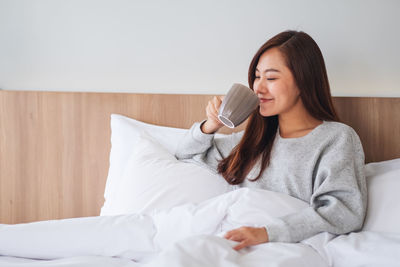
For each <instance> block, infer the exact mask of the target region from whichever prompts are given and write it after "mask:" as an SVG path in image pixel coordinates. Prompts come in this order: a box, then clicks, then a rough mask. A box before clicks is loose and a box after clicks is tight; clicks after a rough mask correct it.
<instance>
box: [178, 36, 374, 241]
mask: <svg viewBox="0 0 400 267" xmlns="http://www.w3.org/2000/svg"><path fill="white" fill-rule="evenodd" d="M248 82H249V86H250V88H251V89H253V90H254V92H255V93H256V94H257V95H258V97H259V99H260V106H259V109H257V110H255V111H254V112H253V114H252V115H251V116H250V118H249V120H248V124H247V127H246V129H245V131H244V133H243V132H242V133H238V134H232V135H230V136H228V137H225V138H220V139H217V138H216V139H214V133H215V132H217V131H218V129H220V128H221V127H222V126H223V124H222V123H221V122H220V121H219V120H218V118H217V114H218V109H219V107H220V105H221V101H222V99H220V98H219V97H214V98H213V99H212V100H211V101H210V102H209V103H208V106H207V107H206V114H207V120H205V121H203V122H201V123H195V124H194V125H193V126H192V127H191V129H190V131H189V133H188V134H187V135H186V137H185V139H184V140H182V142H181V144H180V147H179V148H178V151H177V152H176V157H177V158H178V159H182V160H194V161H197V162H199V163H201V164H205V165H206V166H208V167H209V168H211V169H212V170H214V171H216V172H218V173H220V174H221V175H222V176H223V177H224V178H225V180H226V181H227V182H228V183H230V184H234V185H240V186H244V187H254V188H262V189H267V190H271V191H276V192H282V193H285V194H288V195H290V196H293V197H296V198H299V199H301V200H304V201H306V202H308V203H309V204H310V205H309V208H307V209H306V210H303V211H299V212H298V213H295V214H290V215H288V216H285V217H282V218H279V219H277V220H276V221H275V222H274V223H270V224H268V225H265V227H261V228H253V227H241V228H239V229H236V230H232V231H230V232H228V233H227V234H226V236H225V238H227V239H230V240H234V241H238V242H240V243H239V244H238V245H237V246H236V247H235V249H241V248H243V247H247V246H251V245H255V244H260V243H264V242H268V241H270V242H271V241H276V242H297V241H301V240H303V239H306V238H308V237H311V236H313V235H315V234H317V233H320V232H324V231H327V232H330V233H333V234H344V233H347V232H350V231H354V230H358V229H360V228H361V227H362V224H363V221H364V217H365V212H366V203H367V200H366V182H365V177H364V173H363V168H364V153H363V149H362V145H361V143H360V140H359V137H358V135H357V134H356V133H355V131H354V130H353V129H352V128H351V127H349V126H347V125H345V124H343V123H340V122H338V121H339V119H338V116H337V114H336V112H335V109H334V107H333V105H332V99H331V94H330V88H329V82H328V77H327V73H326V68H325V63H324V59H323V56H322V53H321V51H320V49H319V47H318V45H317V44H316V42H315V41H314V40H313V39H312V38H311V37H310V36H309V35H307V34H306V33H304V32H296V31H286V32H282V33H280V34H278V35H276V36H274V37H273V38H271V39H270V40H268V41H267V42H266V43H265V44H264V45H262V46H261V48H260V49H259V50H258V51H257V53H256V54H255V56H254V58H253V60H252V62H251V64H250V67H249V73H248Z"/></svg>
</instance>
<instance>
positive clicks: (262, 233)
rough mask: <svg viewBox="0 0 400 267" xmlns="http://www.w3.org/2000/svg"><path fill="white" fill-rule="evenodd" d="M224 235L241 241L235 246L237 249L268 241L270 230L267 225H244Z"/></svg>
mask: <svg viewBox="0 0 400 267" xmlns="http://www.w3.org/2000/svg"><path fill="white" fill-rule="evenodd" d="M224 237H225V238H226V239H229V240H233V241H237V242H240V243H239V244H238V245H236V246H235V247H234V248H233V249H235V250H239V249H242V248H245V247H249V246H253V245H258V244H261V243H266V242H268V232H267V229H265V227H261V228H256V227H246V226H244V227H240V228H238V229H235V230H231V231H229V232H227V233H226V234H225V236H224Z"/></svg>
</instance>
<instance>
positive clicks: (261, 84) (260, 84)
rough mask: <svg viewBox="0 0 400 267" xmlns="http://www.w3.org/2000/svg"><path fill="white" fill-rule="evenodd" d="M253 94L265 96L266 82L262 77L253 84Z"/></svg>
mask: <svg viewBox="0 0 400 267" xmlns="http://www.w3.org/2000/svg"><path fill="white" fill-rule="evenodd" d="M253 87H254V93H256V94H265V93H266V92H267V91H268V88H267V82H266V79H265V78H264V77H260V78H259V79H258V81H256V82H255V83H254V86H253Z"/></svg>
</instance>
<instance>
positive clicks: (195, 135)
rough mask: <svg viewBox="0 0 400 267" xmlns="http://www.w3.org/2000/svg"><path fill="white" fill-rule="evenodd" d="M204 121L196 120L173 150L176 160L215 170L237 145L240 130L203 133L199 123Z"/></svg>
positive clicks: (240, 134)
mask: <svg viewBox="0 0 400 267" xmlns="http://www.w3.org/2000/svg"><path fill="white" fill-rule="evenodd" d="M204 122H205V120H204V121H202V122H196V123H194V124H193V125H192V127H191V128H190V129H189V131H188V133H187V134H186V135H185V136H184V137H183V139H182V140H181V142H180V143H179V145H178V148H177V150H176V152H175V157H176V158H177V159H178V160H184V161H190V162H196V163H199V164H200V165H204V166H206V167H208V168H209V169H211V170H212V171H214V172H217V167H218V163H219V161H220V160H222V159H223V158H225V157H227V156H228V155H229V153H230V152H231V150H232V149H233V148H234V147H235V146H236V145H237V143H238V142H239V141H240V138H241V136H242V132H240V133H233V134H229V135H215V134H205V133H203V132H202V131H201V128H200V127H201V125H202V124H203V123H204Z"/></svg>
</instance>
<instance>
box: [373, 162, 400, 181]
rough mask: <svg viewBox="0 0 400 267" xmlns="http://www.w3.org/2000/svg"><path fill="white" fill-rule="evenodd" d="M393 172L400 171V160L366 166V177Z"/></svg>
mask: <svg viewBox="0 0 400 267" xmlns="http://www.w3.org/2000/svg"><path fill="white" fill-rule="evenodd" d="M391 170H400V158H398V159H392V160H386V161H380V162H371V163H368V164H366V165H365V176H367V177H370V176H374V175H379V174H383V173H385V172H388V171H391Z"/></svg>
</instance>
